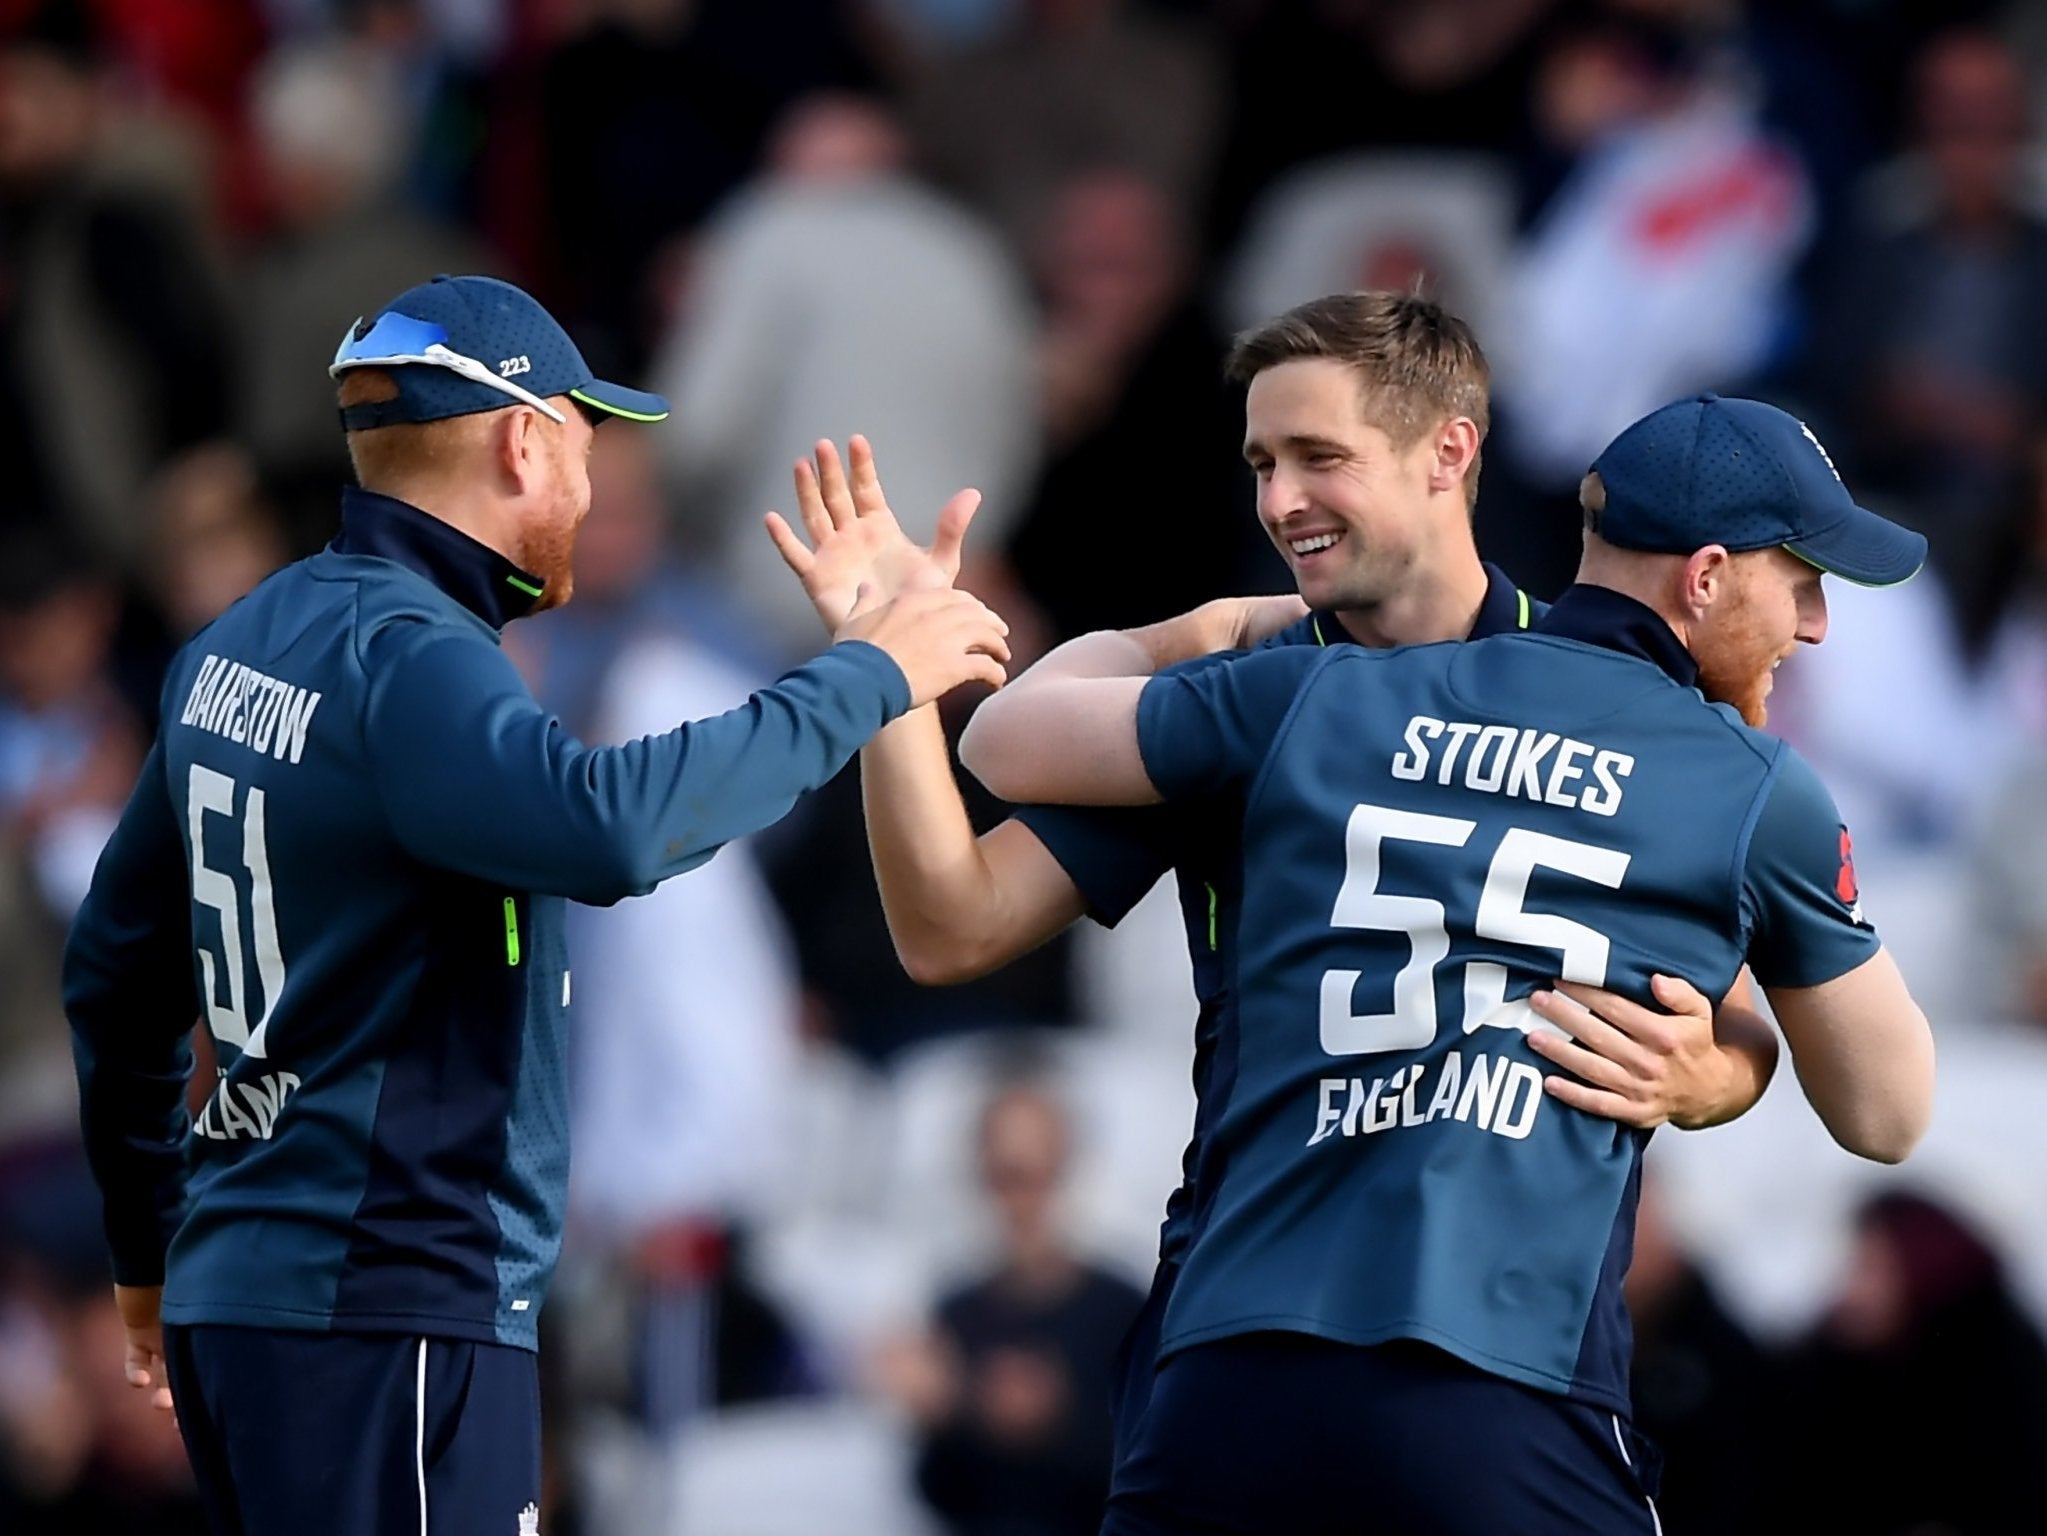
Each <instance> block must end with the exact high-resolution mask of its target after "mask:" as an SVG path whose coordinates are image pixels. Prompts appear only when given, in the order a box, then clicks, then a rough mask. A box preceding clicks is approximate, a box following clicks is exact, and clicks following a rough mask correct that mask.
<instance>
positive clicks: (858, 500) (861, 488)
mask: <svg viewBox="0 0 2047 1536" xmlns="http://www.w3.org/2000/svg"><path fill="white" fill-rule="evenodd" d="M846 457H847V459H848V460H849V461H850V463H851V467H852V476H853V510H854V512H855V513H856V514H857V515H858V516H861V517H873V516H875V515H876V514H878V513H885V512H887V511H888V509H889V508H888V498H887V497H885V496H883V495H882V493H881V472H880V471H879V470H878V469H876V468H875V466H874V447H873V445H872V444H871V443H869V442H868V441H867V439H866V438H865V437H863V436H861V435H860V434H859V433H858V432H855V433H854V434H853V435H852V436H851V437H849V438H847V439H846Z"/></svg>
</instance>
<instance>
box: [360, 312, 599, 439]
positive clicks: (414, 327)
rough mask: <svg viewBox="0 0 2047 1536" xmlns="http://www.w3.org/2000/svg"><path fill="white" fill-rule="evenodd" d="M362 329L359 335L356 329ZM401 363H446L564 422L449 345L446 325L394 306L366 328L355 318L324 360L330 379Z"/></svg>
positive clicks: (541, 403) (435, 365)
mask: <svg viewBox="0 0 2047 1536" xmlns="http://www.w3.org/2000/svg"><path fill="white" fill-rule="evenodd" d="M358 331H361V332H362V334H361V335H357V334H356V333H357V332H358ZM406 363H424V364H426V365H427V366H429V367H433V368H445V369H447V370H448V371H449V372H450V373H455V374H459V375H460V376H461V377H463V378H465V379H468V380H469V381H470V382H472V383H475V384H483V385H486V386H488V387H489V388H491V389H494V390H496V391H498V393H499V394H503V395H510V396H511V397H512V398H513V399H514V400H517V401H518V402H519V403H520V404H521V405H530V406H532V407H533V408H534V409H535V410H536V411H540V412H542V413H543V414H544V415H546V416H547V417H548V418H549V419H550V420H553V421H558V422H560V421H566V420H567V418H566V417H565V416H563V415H562V413H561V412H560V411H558V410H556V409H555V408H554V407H553V406H551V405H549V404H548V403H547V402H546V401H545V400H543V399H541V398H540V396H538V395H536V394H534V393H533V391H532V390H530V389H521V388H520V387H519V386H518V385H516V384H514V383H513V382H512V381H511V380H510V379H505V378H500V377H499V376H498V375H497V374H496V373H495V372H493V371H492V369H491V368H490V366H489V365H488V364H486V363H481V362H478V361H477V360H476V359H475V358H473V357H469V356H466V355H464V354H463V353H460V352H457V351H456V350H455V349H454V348H453V347H451V346H449V345H448V328H447V327H446V326H444V325H438V324H436V323H435V322H433V321H431V320H415V319H414V318H413V317H412V316H410V315H401V314H399V313H398V312H397V311H396V310H386V311H385V312H384V313H383V314H381V315H379V316H377V319H376V322H375V323H374V324H373V325H371V326H370V328H369V329H368V330H366V331H364V330H362V321H361V320H357V321H356V322H355V324H354V325H351V326H350V327H349V328H348V329H347V330H346V331H345V332H343V333H342V337H341V345H340V346H338V347H336V348H335V349H334V361H333V362H332V363H331V364H329V365H328V368H327V375H328V377H329V378H338V377H340V375H341V374H342V372H343V371H344V370H346V369H349V368H393V367H398V366H400V365H402V364H406Z"/></svg>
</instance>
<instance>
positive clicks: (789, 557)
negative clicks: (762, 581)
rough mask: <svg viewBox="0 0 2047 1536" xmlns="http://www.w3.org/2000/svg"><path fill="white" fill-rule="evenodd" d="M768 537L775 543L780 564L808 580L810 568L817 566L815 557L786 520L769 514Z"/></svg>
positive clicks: (777, 514)
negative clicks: (779, 556) (780, 560)
mask: <svg viewBox="0 0 2047 1536" xmlns="http://www.w3.org/2000/svg"><path fill="white" fill-rule="evenodd" d="M766 522H767V526H768V537H769V538H771V539H773V540H774V541H775V551H776V553H778V554H779V555H781V557H782V563H783V564H784V565H786V566H788V567H789V569H790V570H792V571H794V572H795V573H796V574H797V575H798V576H799V577H804V578H808V577H809V575H810V572H811V568H812V567H813V566H815V565H816V564H817V557H816V556H815V555H813V554H812V553H811V552H810V546H809V545H808V544H806V543H804V542H803V540H801V539H799V538H798V537H797V536H796V530H795V529H794V528H791V527H790V526H789V522H788V519H786V518H784V517H783V516H782V514H781V513H779V512H770V513H769V514H768V515H767V518H766Z"/></svg>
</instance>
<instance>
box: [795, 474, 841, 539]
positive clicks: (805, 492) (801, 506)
mask: <svg viewBox="0 0 2047 1536" xmlns="http://www.w3.org/2000/svg"><path fill="white" fill-rule="evenodd" d="M795 478H796V510H797V512H798V513H800V514H801V515H802V518H803V529H804V532H806V533H808V534H809V535H810V542H811V545H812V546H813V547H815V546H817V545H819V544H822V543H824V541H825V540H826V539H828V538H830V537H831V534H832V519H831V514H830V513H829V512H827V511H825V505H824V496H823V494H822V493H821V492H820V491H819V490H818V486H817V471H816V470H815V469H813V468H811V465H810V460H808V459H798V460H797V461H796V469H795Z"/></svg>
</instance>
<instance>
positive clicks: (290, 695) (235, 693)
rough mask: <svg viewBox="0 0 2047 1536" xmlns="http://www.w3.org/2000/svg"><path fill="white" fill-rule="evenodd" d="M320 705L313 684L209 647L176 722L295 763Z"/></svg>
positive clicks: (304, 745) (302, 750)
mask: <svg viewBox="0 0 2047 1536" xmlns="http://www.w3.org/2000/svg"><path fill="white" fill-rule="evenodd" d="M319 707H320V695H319V694H318V693H316V692H314V691H313V690H312V689H309V688H300V687H297V686H295V685H294V684H291V683H287V682H285V681H284V680H283V679H282V678H276V677H266V676H265V675H264V674H263V673H261V672H258V671H257V670H256V669H255V668H254V667H251V666H248V665H246V664H245V663H243V662H239V661H226V660H223V659H222V658H221V657H219V656H215V655H212V654H211V653H209V654H208V655H207V657H206V659H205V660H204V661H202V662H201V663H200V664H199V675H198V676H197V677H195V678H193V679H192V691H191V692H190V693H189V694H187V695H186V696H185V708H184V710H183V712H182V713H181V714H179V716H178V723H179V724H180V725H195V726H197V727H198V728H199V729H200V730H202V731H210V732H212V733H213V734H214V735H215V736H221V737H225V738H226V739H227V740H229V741H232V742H235V743H237V744H238V745H241V746H245V747H247V748H248V749H249V750H250V751H252V752H258V753H262V752H267V753H269V754H270V755H271V756H272V757H274V758H276V759H277V760H278V761H279V762H283V761H284V760H285V759H286V757H289V758H290V759H291V761H292V762H294V763H295V762H297V761H298V760H299V756H300V754H301V753H303V752H304V751H305V750H306V727H308V726H309V725H311V724H312V723H313V711H314V710H316V709H318V708H319Z"/></svg>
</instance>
